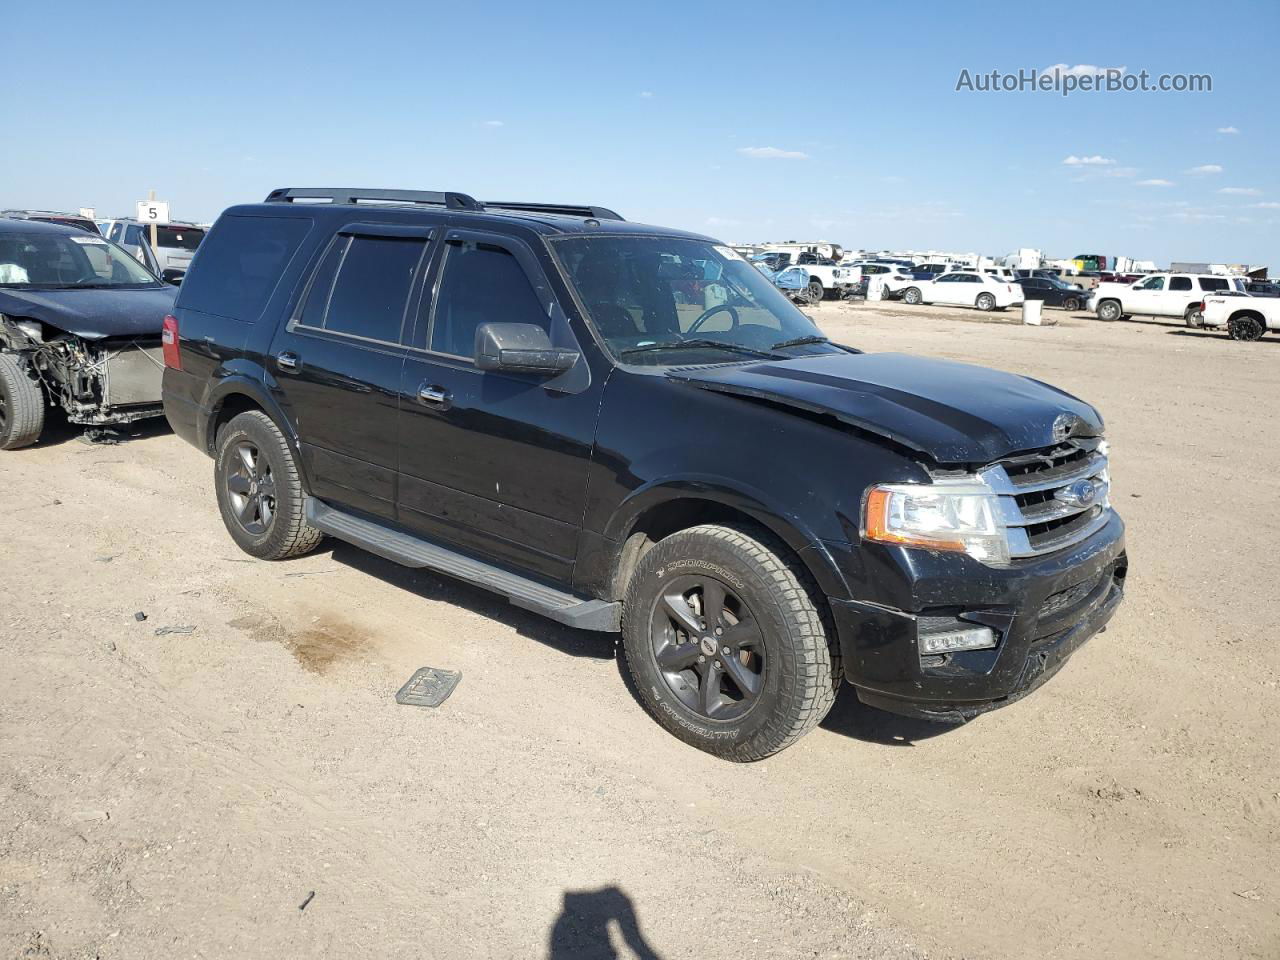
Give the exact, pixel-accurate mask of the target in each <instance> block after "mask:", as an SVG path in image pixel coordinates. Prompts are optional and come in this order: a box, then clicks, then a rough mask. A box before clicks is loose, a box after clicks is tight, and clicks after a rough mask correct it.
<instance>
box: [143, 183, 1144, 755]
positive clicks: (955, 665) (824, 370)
mask: <svg viewBox="0 0 1280 960" xmlns="http://www.w3.org/2000/svg"><path fill="white" fill-rule="evenodd" d="M300 201H308V202H305V203H304V202H300ZM164 336H165V342H166V353H165V360H166V364H167V366H168V369H167V370H166V371H165V374H164V407H165V412H166V414H167V416H168V418H169V421H170V423H171V424H172V425H173V428H174V430H176V431H177V432H178V434H179V435H181V436H182V437H184V438H186V439H187V440H189V441H190V442H191V443H193V444H195V445H196V446H198V447H200V448H201V449H203V450H206V451H208V452H209V453H210V454H211V455H213V457H214V458H215V467H214V478H215V486H216V492H217V498H218V505H219V508H220V509H221V511H222V516H223V519H224V521H225V522H226V526H227V529H228V530H229V531H230V534H231V536H232V538H233V539H235V541H236V542H237V543H238V544H239V545H240V546H241V547H242V548H243V549H244V550H245V551H247V552H248V553H250V554H252V555H254V556H257V557H263V558H269V559H280V558H285V557H292V556H297V555H298V554H301V553H305V552H306V551H308V550H311V549H313V548H314V547H315V546H316V545H317V544H318V543H319V542H320V540H321V538H322V537H324V536H325V535H329V536H333V537H337V538H339V539H342V540H345V541H348V542H350V543H353V544H357V545H359V546H361V547H363V548H365V549H368V550H370V551H372V552H373V553H376V554H379V555H381V556H383V557H387V558H390V559H392V560H395V561H397V562H399V563H402V564H405V565H408V566H413V567H426V568H430V569H433V570H437V571H441V572H443V573H446V574H449V575H452V576H454V577H458V578H461V579H464V580H468V581H471V582H473V583H477V584H481V585H483V586H485V587H487V588H489V589H491V590H493V591H496V592H498V593H499V594H502V595H505V596H506V597H508V598H510V600H511V602H513V603H515V604H517V605H519V606H521V607H524V608H527V609H530V610H535V611H538V612H540V613H542V614H545V615H546V616H548V617H551V618H552V619H554V620H557V621H559V622H561V623H564V624H567V625H570V626H573V627H579V628H583V629H588V630H603V631H617V630H621V632H622V635H623V647H624V649H625V653H626V658H627V662H628V664H629V667H630V670H631V672H632V674H633V676H634V677H635V679H636V687H637V690H638V691H639V695H640V697H641V698H642V700H643V701H644V704H645V706H646V707H647V708H648V709H649V711H650V712H651V713H652V714H653V716H654V718H655V719H656V720H657V721H658V722H659V723H660V724H662V725H663V726H664V727H666V728H667V729H668V730H670V731H671V732H672V733H673V734H675V735H676V736H677V737H680V738H681V739H683V740H686V741H688V742H689V743H691V744H693V745H695V746H697V747H700V748H702V749H704V750H707V751H709V752H711V753H714V754H717V755H719V756H722V757H726V758H729V759H732V760H755V759H759V758H762V757H766V756H768V755H770V754H772V753H774V752H776V751H778V750H781V749H783V748H784V747H786V746H788V745H789V744H791V743H793V742H794V741H795V740H796V739H797V738H799V737H800V736H802V735H803V734H804V733H806V732H807V731H808V730H810V729H811V728H812V727H813V726H814V725H815V724H817V723H818V722H819V721H820V720H821V719H822V717H823V716H824V714H825V713H826V712H827V710H828V709H829V708H830V706H831V704H832V701H833V699H834V696H835V692H836V689H837V687H838V686H839V683H840V681H841V678H845V679H847V680H849V682H850V683H852V684H853V685H854V686H855V687H856V688H857V691H858V695H859V696H860V697H861V698H862V700H864V701H866V702H867V703H870V704H874V705H876V706H879V707H883V708H885V709H888V710H894V711H898V712H902V713H907V714H911V715H915V716H924V717H929V718H934V719H941V720H948V721H961V720H966V719H968V718H970V717H973V716H975V715H977V714H979V713H981V712H983V711H985V710H988V709H991V708H993V707H996V706H1000V705H1002V704H1005V703H1008V702H1010V701H1011V700H1013V699H1015V698H1017V697H1018V696H1020V695H1022V694H1024V693H1026V692H1028V691H1029V690H1031V689H1032V688H1034V687H1036V686H1037V685H1039V684H1040V683H1042V682H1043V681H1044V680H1045V679H1047V678H1048V677H1049V676H1050V675H1052V674H1053V673H1054V672H1055V671H1056V670H1057V669H1058V667H1059V666H1061V664H1062V663H1063V662H1064V661H1065V659H1066V658H1067V657H1068V656H1069V655H1070V654H1071V652H1072V651H1074V650H1075V649H1076V648H1078V647H1079V646H1080V645H1081V644H1082V643H1083V642H1084V641H1085V640H1086V639H1087V638H1089V637H1090V636H1092V635H1093V634H1094V633H1096V632H1098V631H1099V630H1100V629H1102V627H1103V626H1104V625H1105V624H1106V623H1107V621H1108V620H1109V619H1110V617H1111V615H1112V614H1113V612H1114V611H1115V609H1116V607H1117V605H1118V604H1119V602H1120V599H1121V596H1122V592H1123V584H1124V578H1125V571H1126V559H1125V553H1124V533H1123V531H1124V527H1123V524H1122V523H1121V520H1120V518H1119V517H1118V516H1117V515H1116V514H1115V512H1114V511H1113V510H1112V509H1111V506H1110V503H1109V501H1108V475H1107V446H1106V441H1105V440H1104V439H1103V437H1102V420H1101V418H1100V417H1099V415H1098V413H1097V412H1096V411H1095V410H1094V409H1093V408H1092V407H1091V406H1089V405H1088V404H1086V403H1083V402H1081V401H1080V400H1077V399H1075V398H1074V397H1072V396H1070V395H1068V394H1066V393H1063V392H1062V391H1060V390H1056V389H1054V388H1053V387H1049V386H1046V385H1044V384H1042V383H1039V382H1037V381H1034V380H1029V379H1027V378H1025V377H1019V376H1014V375H1011V374H1005V373H997V372H994V371H991V370H986V369H983V368H980V367H974V366H969V365H966V364H960V363H951V362H945V361H940V360H926V359H920V358H916V357H911V356H906V355H902V354H864V353H862V352H861V351H858V350H855V349H852V348H850V347H843V346H839V345H837V344H834V343H831V342H830V341H828V340H827V339H826V338H825V337H824V336H822V334H821V333H820V332H819V331H818V329H817V328H816V327H815V326H814V325H813V323H812V322H811V321H810V320H809V319H808V318H807V317H805V316H804V314H802V313H800V312H799V311H798V310H797V309H796V308H795V307H793V306H792V305H791V304H790V303H788V302H787V300H786V299H785V298H784V297H783V296H782V295H781V294H780V293H779V292H778V291H777V290H776V289H774V288H773V286H772V285H771V284H770V283H769V282H768V280H767V279H766V278H765V277H764V276H762V275H761V274H760V272H759V271H758V270H756V269H755V268H753V267H752V266H751V265H750V264H749V263H747V262H746V261H744V260H743V259H742V258H741V257H739V256H738V255H737V254H736V253H735V252H734V251H733V250H732V249H730V248H729V247H727V246H723V245H721V244H719V243H718V242H717V241H715V240H712V239H710V238H707V237H702V236H697V235H694V234H689V233H682V232H679V231H675V230H667V229H662V228H658V227H651V226H642V225H639V224H632V223H627V222H625V221H623V220H622V219H621V218H620V217H619V216H617V214H615V213H613V212H612V211H609V210H606V209H603V208H598V207H587V206H581V207H579V206H558V205H551V204H536V203H509V202H508V203H483V204H482V203H479V202H477V201H476V200H474V199H472V198H471V197H469V196H467V195H465V194H460V193H426V192H411V191H359V190H346V189H341V190H338V189H335V190H328V189H326V190H319V189H307V190H300V189H284V190H277V191H275V192H273V193H272V194H271V195H270V196H269V197H268V198H267V200H266V202H265V203H261V204H255V205H247V206H238V207H233V208H231V209H230V210H228V211H226V212H225V213H224V214H223V215H222V217H221V218H219V220H218V222H217V223H216V224H215V225H214V227H213V229H212V230H211V231H210V233H209V235H208V237H207V238H206V240H205V241H204V243H203V244H202V245H201V247H200V249H199V251H198V252H197V253H196V256H195V260H194V262H193V264H192V267H191V270H190V272H189V273H188V275H187V279H186V282H185V283H184V284H183V286H182V288H181V292H180V294H179V297H178V302H177V306H176V307H175V310H174V316H173V317H170V318H167V319H166V321H165V334H164Z"/></svg>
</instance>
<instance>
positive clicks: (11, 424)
mask: <svg viewBox="0 0 1280 960" xmlns="http://www.w3.org/2000/svg"><path fill="white" fill-rule="evenodd" d="M175 294H176V290H175V288H174V287H172V286H170V285H169V284H166V283H163V282H161V281H160V280H159V279H158V278H157V277H156V276H155V275H154V274H153V273H151V271H149V270H147V269H146V267H144V266H142V265H141V264H140V263H138V261H137V260H135V259H134V258H133V257H131V256H129V254H128V253H127V252H125V251H124V250H123V249H121V248H120V247H118V246H116V245H115V244H113V243H109V242H108V241H106V240H104V239H103V238H102V237H100V236H96V235H91V234H88V233H86V232H85V231H83V230H77V229H75V228H73V227H67V226H61V225H55V224H47V223H37V222H34V221H30V220H27V221H23V220H8V219H0V450H13V449H16V448H18V447H25V446H28V445H30V444H32V443H35V442H36V440H38V439H39V437H40V433H41V431H42V430H43V429H44V418H45V411H46V408H47V407H48V406H57V407H60V408H61V409H62V410H63V411H65V413H66V415H67V419H68V420H70V421H71V422H72V423H77V424H84V425H85V426H86V427H87V428H88V430H87V433H89V435H90V436H91V437H93V436H98V435H101V434H103V433H104V432H109V431H111V429H112V428H113V427H115V426H118V425H120V424H125V423H130V422H132V421H135V420H141V419H143V418H145V417H155V416H160V415H161V414H162V413H163V410H162V408H161V405H160V381H161V378H162V374H163V370H164V362H163V355H162V346H161V328H162V325H163V323H164V317H165V315H166V314H168V313H169V312H170V311H171V310H172V308H173V301H174V296H175Z"/></svg>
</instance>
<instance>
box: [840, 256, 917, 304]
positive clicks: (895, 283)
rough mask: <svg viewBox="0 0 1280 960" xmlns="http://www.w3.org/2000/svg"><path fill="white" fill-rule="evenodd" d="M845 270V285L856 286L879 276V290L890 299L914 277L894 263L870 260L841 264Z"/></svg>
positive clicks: (900, 291)
mask: <svg viewBox="0 0 1280 960" xmlns="http://www.w3.org/2000/svg"><path fill="white" fill-rule="evenodd" d="M841 267H842V268H843V269H844V270H845V278H844V279H845V285H847V286H848V285H853V286H856V285H858V284H859V283H861V282H862V281H864V280H865V281H870V280H871V279H872V278H879V281H880V284H881V290H883V291H884V296H885V297H886V298H889V299H892V298H895V297H898V296H901V295H902V291H903V290H905V289H907V287H909V286H911V284H913V283H915V277H913V276H912V275H911V274H910V273H907V272H905V271H904V269H903V268H902V267H901V266H900V265H898V264H895V263H885V262H883V261H872V262H862V263H849V262H847V261H846V262H845V263H843V264H841Z"/></svg>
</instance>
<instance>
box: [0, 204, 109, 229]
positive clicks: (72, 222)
mask: <svg viewBox="0 0 1280 960" xmlns="http://www.w3.org/2000/svg"><path fill="white" fill-rule="evenodd" d="M0 217H7V218H9V219H10V220H35V221H37V222H40V223H60V224H62V225H63V226H65V227H75V228H76V229H77V230H83V231H84V232H85V233H98V232H99V231H98V225H97V223H96V222H95V221H93V220H90V219H89V218H88V217H82V216H80V215H79V214H78V213H57V212H55V211H53V210H0Z"/></svg>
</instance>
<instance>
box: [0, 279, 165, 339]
mask: <svg viewBox="0 0 1280 960" xmlns="http://www.w3.org/2000/svg"><path fill="white" fill-rule="evenodd" d="M176 296H177V288H176V287H171V286H168V285H165V286H161V287H151V288H149V289H144V290H120V289H98V290H95V289H85V290H18V289H0V314H4V315H5V316H9V317H30V318H31V319H33V320H39V321H40V322H41V323H46V324H48V325H49V326H51V327H57V328H58V329H59V330H62V331H64V332H66V333H72V334H75V335H76V336H77V337H83V338H84V339H85V340H101V339H103V338H104V337H136V336H145V335H147V334H155V335H156V336H159V335H160V327H161V325H162V324H163V322H164V317H165V314H166V313H172V312H173V301H174V299H175V297H176Z"/></svg>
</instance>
